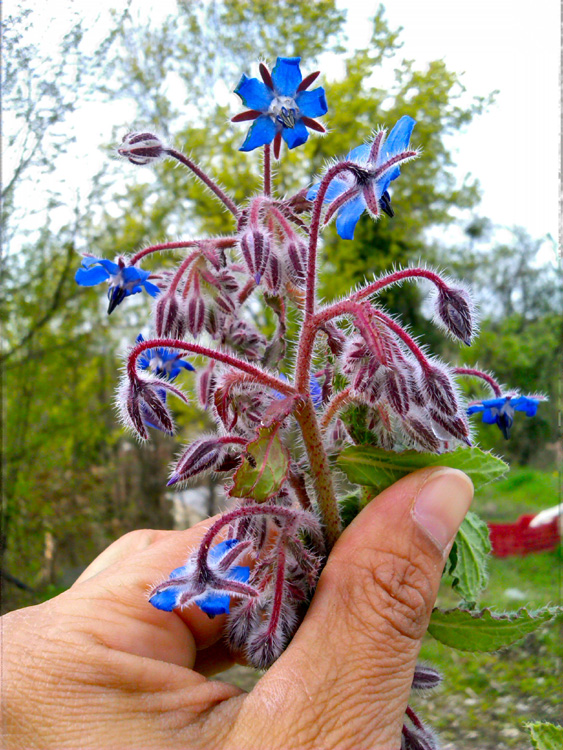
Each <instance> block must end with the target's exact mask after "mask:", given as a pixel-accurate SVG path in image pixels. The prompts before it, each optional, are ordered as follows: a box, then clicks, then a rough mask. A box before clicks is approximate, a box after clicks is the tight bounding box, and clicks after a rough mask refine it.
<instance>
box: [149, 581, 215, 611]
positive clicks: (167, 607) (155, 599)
mask: <svg viewBox="0 0 563 750" xmlns="http://www.w3.org/2000/svg"><path fill="white" fill-rule="evenodd" d="M180 593H181V589H180V588H174V587H173V586H171V587H170V588H168V589H164V591H159V592H158V594H153V596H151V598H150V599H149V602H150V603H151V604H152V606H153V607H156V608H157V609H163V610H164V611H165V612H172V610H173V609H174V608H175V607H176V602H177V601H178V596H179V595H180ZM227 598H228V597H227Z"/></svg>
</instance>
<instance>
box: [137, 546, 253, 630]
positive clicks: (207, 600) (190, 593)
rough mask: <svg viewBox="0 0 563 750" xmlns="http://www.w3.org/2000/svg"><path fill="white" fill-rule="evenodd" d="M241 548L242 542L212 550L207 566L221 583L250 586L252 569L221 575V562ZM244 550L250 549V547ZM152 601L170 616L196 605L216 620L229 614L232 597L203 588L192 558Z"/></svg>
mask: <svg viewBox="0 0 563 750" xmlns="http://www.w3.org/2000/svg"><path fill="white" fill-rule="evenodd" d="M237 544H239V541H238V539H227V540H226V541H224V542H220V543H219V544H216V545H215V547H213V548H212V549H210V550H209V554H208V556H207V562H208V565H209V568H210V570H211V571H212V572H213V573H214V574H215V576H217V574H219V575H220V576H221V578H219V577H217V578H216V581H217V582H218V583H219V584H220V583H221V581H222V582H223V583H225V584H227V583H228V581H238V582H240V583H247V582H248V579H249V576H250V568H248V567H246V566H242V565H236V566H234V567H232V566H231V567H230V568H229V569H228V570H227V571H226V572H220V571H219V569H220V564H221V562H222V561H223V559H224V558H225V556H226V555H227V554H228V553H229V552H230V550H231V549H233V547H236V545H237ZM244 549H246V545H245V546H244ZM200 589H203V590H200ZM182 595H184V602H181V598H182ZM149 601H150V603H151V604H152V605H153V607H156V608H157V609H163V610H165V611H166V612H171V611H172V610H173V609H175V608H176V607H179V606H183V605H186V604H191V603H192V602H195V604H197V606H198V607H199V608H200V609H201V610H202V611H203V612H205V613H206V614H207V615H208V616H209V617H211V618H213V617H215V615H222V614H228V613H229V607H230V603H231V595H230V594H229V593H226V591H224V590H221V589H217V588H214V587H213V586H207V587H206V586H202V585H201V582H200V579H199V576H198V571H197V568H196V564H195V560H194V558H190V560H188V562H187V563H186V565H182V566H181V567H179V568H176V569H175V570H173V571H172V573H170V575H169V577H168V581H167V582H166V583H164V584H161V586H157V587H156V590H155V593H153V594H152V596H151V597H150V599H149Z"/></svg>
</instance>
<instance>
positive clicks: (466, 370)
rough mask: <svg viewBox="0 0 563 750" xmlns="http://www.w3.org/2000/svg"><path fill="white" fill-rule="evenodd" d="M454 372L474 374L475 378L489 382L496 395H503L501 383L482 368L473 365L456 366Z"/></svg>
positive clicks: (457, 373)
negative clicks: (475, 367) (477, 368)
mask: <svg viewBox="0 0 563 750" xmlns="http://www.w3.org/2000/svg"><path fill="white" fill-rule="evenodd" d="M454 373H455V374H456V375H472V376H473V377H475V378H481V380H484V381H485V383H487V384H488V385H489V386H490V387H491V389H492V391H493V393H494V394H495V396H498V397H501V396H502V389H501V387H500V385H499V384H498V383H497V381H496V380H495V379H494V378H492V377H491V376H490V375H488V374H487V373H486V372H482V371H481V370H474V369H473V368H472V367H455V368H454Z"/></svg>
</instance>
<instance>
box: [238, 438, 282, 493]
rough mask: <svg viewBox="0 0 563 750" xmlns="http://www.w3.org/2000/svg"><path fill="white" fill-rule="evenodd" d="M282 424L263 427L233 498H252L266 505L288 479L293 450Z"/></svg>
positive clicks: (249, 449) (240, 473) (249, 450)
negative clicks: (286, 441) (282, 436)
mask: <svg viewBox="0 0 563 750" xmlns="http://www.w3.org/2000/svg"><path fill="white" fill-rule="evenodd" d="M278 432H279V425H274V426H273V427H270V428H266V427H262V428H261V429H260V430H259V432H258V437H257V438H256V440H253V441H252V442H251V443H248V445H247V447H246V453H245V454H243V460H242V463H241V465H240V466H239V468H238V469H237V471H236V472H235V475H234V477H233V479H234V486H233V488H232V489H231V491H230V494H231V496H232V497H251V498H252V499H253V500H256V501H257V502H263V501H265V500H268V499H269V498H271V497H273V496H274V495H275V494H276V493H277V492H278V491H279V489H280V488H281V486H282V484H283V483H284V482H285V480H286V478H287V472H288V470H289V451H288V450H287V448H286V447H285V446H284V445H283V443H282V442H281V440H280V437H279V434H278Z"/></svg>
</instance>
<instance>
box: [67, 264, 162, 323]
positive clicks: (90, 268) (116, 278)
mask: <svg viewBox="0 0 563 750" xmlns="http://www.w3.org/2000/svg"><path fill="white" fill-rule="evenodd" d="M150 275H151V274H150V271H143V269H142V268H137V267H135V266H126V265H125V264H124V263H123V261H121V260H120V261H119V262H118V263H114V262H113V261H111V260H107V259H106V258H93V257H91V256H85V257H84V258H82V267H81V268H79V269H78V271H77V272H76V275H75V277H74V278H75V280H76V283H77V284H80V286H96V284H101V283H102V281H107V282H108V283H109V289H108V299H109V305H108V315H111V313H112V312H113V311H114V310H115V308H116V307H117V306H118V305H119V304H120V303H121V302H123V300H124V299H125V297H129V295H131V294H137V292H142V291H143V287H144V289H145V291H146V292H148V294H150V296H151V297H156V296H157V295H159V294H160V289H159V288H158V287H157V286H156V284H152V283H151V282H150V281H149V280H148V278H149V276H150Z"/></svg>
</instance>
